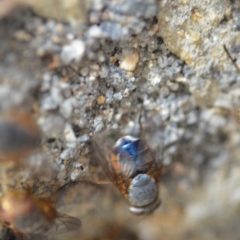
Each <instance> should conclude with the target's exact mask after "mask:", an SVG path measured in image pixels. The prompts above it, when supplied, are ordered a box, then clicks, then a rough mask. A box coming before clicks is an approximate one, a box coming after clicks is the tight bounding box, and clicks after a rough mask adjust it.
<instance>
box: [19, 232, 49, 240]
mask: <svg viewBox="0 0 240 240" xmlns="http://www.w3.org/2000/svg"><path fill="white" fill-rule="evenodd" d="M15 236H16V239H17V240H48V237H47V236H46V235H41V234H33V233H30V234H24V233H19V232H18V233H15Z"/></svg>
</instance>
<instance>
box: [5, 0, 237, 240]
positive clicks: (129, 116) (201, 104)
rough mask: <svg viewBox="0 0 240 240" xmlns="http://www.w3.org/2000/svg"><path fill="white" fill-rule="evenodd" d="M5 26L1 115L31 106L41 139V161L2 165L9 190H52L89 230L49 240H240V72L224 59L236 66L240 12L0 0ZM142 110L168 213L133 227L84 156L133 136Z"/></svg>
mask: <svg viewBox="0 0 240 240" xmlns="http://www.w3.org/2000/svg"><path fill="white" fill-rule="evenodd" d="M0 16H1V20H0V26H1V27H0V49H1V51H0V62H1V64H0V83H1V85H0V109H1V111H2V112H3V111H5V110H6V109H9V108H11V107H12V106H15V107H16V106H17V107H19V108H20V107H22V106H24V107H25V108H28V109H31V111H32V112H33V115H34V117H35V118H36V121H37V124H38V126H39V128H40V130H41V135H42V146H41V154H40V155H41V156H40V157H39V153H38V154H34V155H32V156H30V157H29V159H28V161H27V164H26V163H25V165H24V167H20V168H18V169H16V168H9V167H6V166H5V165H3V166H2V167H1V192H2V193H3V192H4V191H6V189H8V188H9V187H15V188H19V189H22V188H26V187H29V186H30V187H31V189H32V191H33V192H34V194H36V195H38V196H49V195H53V194H55V193H56V191H57V190H58V191H57V194H56V196H57V208H58V211H60V212H63V213H66V214H69V215H71V216H75V217H77V218H80V219H81V221H82V227H81V229H80V230H79V231H76V232H73V233H69V234H68V235H66V236H65V235H53V236H50V237H49V240H57V239H59V240H61V239H72V240H77V239H105V240H107V239H119V240H120V239H121V240H123V239H125V240H126V239H131V240H133V239H136V240H158V239H164V240H168V239H169V240H175V239H178V240H181V239H183V240H186V239H191V240H193V239H200V240H205V239H206V240H209V239H211V240H215V239H218V240H219V239H233V240H235V239H236V240H237V239H239V235H240V228H239V227H238V225H239V220H240V188H239V182H240V168H239V164H240V159H239V144H240V134H239V133H240V131H239V130H240V129H239V128H240V126H239V123H240V121H239V116H238V113H237V110H238V108H239V106H240V74H239V71H238V70H237V69H236V68H235V66H234V65H233V63H232V62H231V60H230V58H229V57H228V56H227V53H226V52H225V51H224V48H223V45H226V48H227V49H228V51H229V52H230V54H231V56H232V57H233V58H234V59H236V64H238V66H240V2H239V1H237V0H231V1H229V0H212V1H208V0H203V1H197V0H189V1H187V0H162V1H155V0H140V1H139V0H128V1H125V0H114V1H110V0H82V1H78V0H71V1H67V3H66V1H64V0H44V1H34V0H18V1H17V0H3V1H1V2H0ZM141 106H143V110H142V122H143V125H144V127H145V128H146V129H147V130H146V135H147V138H148V139H150V146H152V147H153V148H154V145H159V146H162V145H164V160H163V164H164V169H163V173H162V177H161V182H160V194H161V199H162V205H161V207H160V208H159V209H157V210H156V211H155V212H154V213H153V214H151V215H149V216H145V217H136V216H133V215H131V214H130V213H129V212H128V205H127V202H126V201H125V200H124V199H123V197H122V196H121V195H120V193H118V191H117V190H116V189H115V188H114V186H113V185H111V184H99V185H96V184H92V183H91V182H90V181H89V180H91V181H97V180H98V179H100V178H101V179H102V178H104V177H105V176H104V174H102V172H103V169H102V168H101V166H99V165H98V164H97V163H96V161H95V160H94V158H92V157H91V156H92V151H93V150H92V149H91V147H90V145H91V139H92V138H93V137H94V135H95V134H96V133H99V132H108V133H109V135H110V136H113V137H115V136H118V137H119V136H122V135H125V134H132V133H134V134H137V132H138V131H139V126H138V118H139V114H140V112H141ZM158 133H161V135H163V136H164V137H163V138H162V139H164V141H162V139H161V140H159V138H157V139H156V138H155V137H154V136H155V135H156V134H158ZM43 156H44V157H43ZM90 160H91V161H90ZM79 180H83V181H82V182H81V183H74V182H75V181H79ZM1 234H2V236H1V239H8V238H9V237H8V234H9V232H8V231H6V229H5V228H3V229H2V233H1Z"/></svg>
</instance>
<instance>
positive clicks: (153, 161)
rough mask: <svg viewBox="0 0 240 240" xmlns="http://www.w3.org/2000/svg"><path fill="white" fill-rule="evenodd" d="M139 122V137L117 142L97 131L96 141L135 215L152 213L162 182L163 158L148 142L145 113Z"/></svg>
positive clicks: (107, 169)
mask: <svg viewBox="0 0 240 240" xmlns="http://www.w3.org/2000/svg"><path fill="white" fill-rule="evenodd" d="M139 126H140V134H139V137H134V136H131V135H127V136H124V137H121V138H119V139H118V140H117V142H116V143H114V141H113V140H112V139H111V138H109V137H108V136H107V135H106V134H96V135H95V137H94V138H93V142H92V144H93V148H94V151H95V153H96V158H97V160H98V161H99V163H100V164H101V165H102V167H103V169H104V171H105V173H106V175H107V176H108V178H110V180H111V181H112V182H113V183H114V184H115V186H116V187H117V188H118V189H119V191H120V192H121V193H122V195H123V196H124V197H125V198H126V199H127V200H128V202H129V205H130V207H129V211H130V212H131V213H133V214H135V215H142V214H149V213H151V212H153V211H154V210H155V209H156V208H157V207H158V206H159V205H160V203H161V200H160V198H159V190H158V188H159V187H158V185H159V181H160V176H161V170H162V159H159V156H154V154H153V151H152V150H151V149H150V147H149V146H148V143H147V141H146V138H145V133H144V130H143V127H142V124H141V115H140V117H139Z"/></svg>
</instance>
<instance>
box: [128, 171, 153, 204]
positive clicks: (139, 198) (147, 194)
mask: <svg viewBox="0 0 240 240" xmlns="http://www.w3.org/2000/svg"><path fill="white" fill-rule="evenodd" d="M157 197H158V187H157V185H156V182H155V180H154V179H153V178H151V177H150V176H149V175H147V174H138V175H137V176H136V177H134V178H133V180H132V182H131V184H130V186H129V189H128V198H129V202H130V203H131V205H133V206H136V207H143V206H145V205H148V204H150V203H152V202H153V201H154V200H155V199H156V198H157Z"/></svg>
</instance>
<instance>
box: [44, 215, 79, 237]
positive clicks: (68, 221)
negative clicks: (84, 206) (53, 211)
mask: <svg viewBox="0 0 240 240" xmlns="http://www.w3.org/2000/svg"><path fill="white" fill-rule="evenodd" d="M81 225H82V223H81V221H80V220H79V219H78V218H75V217H71V216H68V215H66V214H62V213H57V217H56V219H55V221H54V224H53V225H52V227H51V228H50V229H49V230H48V234H60V233H65V232H70V231H73V230H76V229H78V228H80V227H81Z"/></svg>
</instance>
